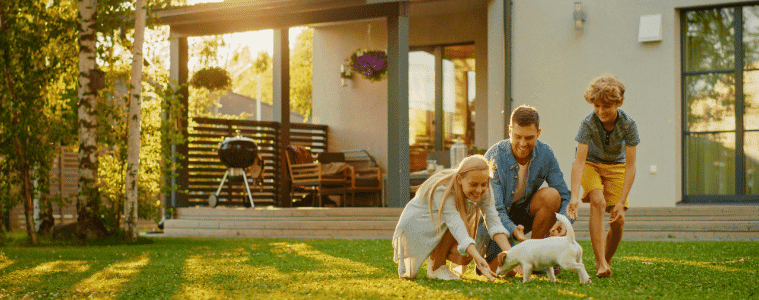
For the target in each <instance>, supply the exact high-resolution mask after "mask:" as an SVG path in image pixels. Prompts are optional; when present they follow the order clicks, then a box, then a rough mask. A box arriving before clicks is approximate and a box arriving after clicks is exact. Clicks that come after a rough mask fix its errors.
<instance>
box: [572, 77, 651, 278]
mask: <svg viewBox="0 0 759 300" xmlns="http://www.w3.org/2000/svg"><path fill="white" fill-rule="evenodd" d="M584 96H585V101H587V102H588V103H590V104H591V105H593V112H591V113H590V114H589V115H588V116H587V117H585V119H583V121H582V124H581V125H580V130H579V131H578V133H577V137H575V140H576V141H577V154H576V156H575V161H574V163H573V164H572V181H571V182H572V196H571V199H570V201H569V205H568V206H567V215H569V216H570V218H572V219H574V218H576V217H577V206H578V205H579V199H578V198H581V199H582V201H583V202H585V203H588V202H589V203H590V224H589V225H590V226H589V229H590V242H591V244H592V245H593V253H594V254H595V257H596V277H609V276H611V267H610V265H611V258H612V257H613V256H614V253H615V252H616V251H617V247H619V243H620V242H621V241H622V232H623V230H624V225H625V211H626V210H627V207H628V201H627V195H628V194H629V193H630V188H631V187H632V184H633V181H634V180H635V148H636V146H637V145H638V143H640V138H639V137H638V129H637V127H636V125H635V121H634V120H633V119H632V117H630V115H628V114H627V113H625V112H624V111H622V110H621V109H619V107H620V106H622V102H624V100H625V86H624V85H623V84H622V82H620V81H619V80H618V79H617V78H616V77H614V76H602V77H598V78H596V79H594V80H593V81H592V82H591V83H590V85H588V88H587V89H586V90H585V95H584ZM581 184H582V189H583V193H582V197H579V196H580V185H581ZM604 212H608V213H609V214H610V217H609V233H608V234H607V235H606V237H605V238H604V231H605V230H606V228H605V226H604V224H603V216H604Z"/></svg>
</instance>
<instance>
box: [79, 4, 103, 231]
mask: <svg viewBox="0 0 759 300" xmlns="http://www.w3.org/2000/svg"><path fill="white" fill-rule="evenodd" d="M96 33H97V1H96V0H79V104H78V108H79V110H78V115H79V196H78V199H77V203H76V210H77V227H76V235H77V237H79V238H80V239H91V238H103V237H105V236H107V235H108V232H107V230H106V229H105V226H104V225H103V221H102V220H101V219H100V217H99V216H98V211H99V210H100V207H99V206H100V199H99V197H100V195H99V191H98V186H97V174H98V151H97V150H98V148H97V92H98V89H100V88H102V87H103V85H104V82H103V75H102V73H101V72H100V71H98V69H97V65H96V61H95V58H96V56H97V34H96Z"/></svg>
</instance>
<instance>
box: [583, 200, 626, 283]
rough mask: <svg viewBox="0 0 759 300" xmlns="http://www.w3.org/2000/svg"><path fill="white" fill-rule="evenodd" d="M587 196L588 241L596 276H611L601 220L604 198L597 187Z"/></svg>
mask: <svg viewBox="0 0 759 300" xmlns="http://www.w3.org/2000/svg"><path fill="white" fill-rule="evenodd" d="M588 197H589V198H590V224H589V227H590V228H589V229H590V243H591V244H592V245H593V254H594V255H595V257H596V277H609V276H611V269H610V268H609V263H608V262H607V260H606V246H605V245H604V231H605V229H606V228H605V225H604V222H603V217H604V212H606V199H604V195H603V192H602V191H601V190H599V189H595V190H592V191H590V193H589V194H588ZM620 239H621V235H620ZM615 249H616V248H615Z"/></svg>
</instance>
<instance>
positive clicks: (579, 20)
mask: <svg viewBox="0 0 759 300" xmlns="http://www.w3.org/2000/svg"><path fill="white" fill-rule="evenodd" d="M573 16H574V20H575V30H582V25H583V23H585V11H583V10H582V3H580V2H575V12H574V15H573Z"/></svg>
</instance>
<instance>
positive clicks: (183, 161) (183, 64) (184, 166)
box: [176, 37, 190, 207]
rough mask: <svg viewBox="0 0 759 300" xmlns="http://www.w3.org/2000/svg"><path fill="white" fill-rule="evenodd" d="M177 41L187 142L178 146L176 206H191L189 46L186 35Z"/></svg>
mask: <svg viewBox="0 0 759 300" xmlns="http://www.w3.org/2000/svg"><path fill="white" fill-rule="evenodd" d="M177 42H178V43H179V49H178V50H179V51H178V61H179V65H178V68H179V74H178V75H179V77H178V79H177V84H178V85H179V86H180V89H179V102H180V104H181V109H180V113H179V130H180V133H181V134H182V136H183V137H185V142H184V143H183V144H180V145H177V146H176V154H177V156H176V157H177V160H178V163H179V169H178V170H177V172H178V175H179V176H178V177H177V185H178V186H179V191H178V192H177V193H176V207H187V206H190V203H189V200H188V197H187V196H188V195H187V190H188V189H189V188H190V181H189V178H188V175H189V172H188V167H189V161H188V158H187V154H188V151H187V150H188V147H187V126H188V124H189V122H188V119H189V112H188V109H187V108H188V106H189V99H190V93H189V91H188V88H187V82H188V81H189V80H188V78H189V69H188V67H187V61H188V59H189V55H188V47H187V38H186V37H179V38H177Z"/></svg>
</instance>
